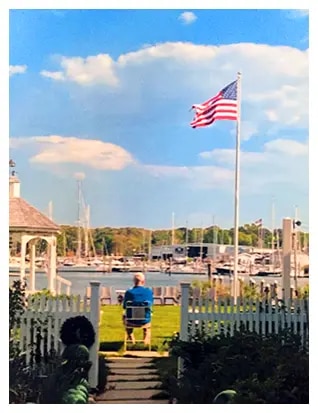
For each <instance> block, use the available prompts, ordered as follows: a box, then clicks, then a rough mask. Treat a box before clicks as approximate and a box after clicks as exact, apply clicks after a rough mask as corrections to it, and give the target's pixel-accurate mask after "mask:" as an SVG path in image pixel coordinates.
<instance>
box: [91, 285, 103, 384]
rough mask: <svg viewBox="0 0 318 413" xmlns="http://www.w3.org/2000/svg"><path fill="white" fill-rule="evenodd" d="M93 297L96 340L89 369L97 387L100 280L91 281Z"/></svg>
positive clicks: (92, 348) (92, 314)
mask: <svg viewBox="0 0 318 413" xmlns="http://www.w3.org/2000/svg"><path fill="white" fill-rule="evenodd" d="M90 286H91V299H90V321H91V323H92V324H93V327H94V330H95V342H94V344H93V345H92V347H91V349H90V361H91V362H92V366H91V368H90V370H89V380H88V381H89V384H90V386H91V388H93V389H95V388H96V387H97V384H98V351H99V317H100V299H99V287H100V282H99V281H90Z"/></svg>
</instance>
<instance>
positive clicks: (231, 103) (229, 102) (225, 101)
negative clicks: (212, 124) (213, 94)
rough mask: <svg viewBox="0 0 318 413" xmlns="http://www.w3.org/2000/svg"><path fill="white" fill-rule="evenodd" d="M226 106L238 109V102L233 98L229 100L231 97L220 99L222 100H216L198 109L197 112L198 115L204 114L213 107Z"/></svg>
mask: <svg viewBox="0 0 318 413" xmlns="http://www.w3.org/2000/svg"><path fill="white" fill-rule="evenodd" d="M224 106H225V107H230V108H232V109H233V108H235V110H236V111H237V104H236V102H234V101H233V100H229V99H220V100H217V101H216V102H214V103H213V104H211V105H210V106H207V107H206V108H205V109H202V110H197V111H196V114H197V115H198V116H202V115H204V114H207V113H209V112H210V111H212V110H213V109H217V108H218V107H220V108H222V107H224Z"/></svg>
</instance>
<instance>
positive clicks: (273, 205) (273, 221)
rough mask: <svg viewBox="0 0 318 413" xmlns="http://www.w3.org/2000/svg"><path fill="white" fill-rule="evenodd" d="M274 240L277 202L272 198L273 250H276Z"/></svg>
mask: <svg viewBox="0 0 318 413" xmlns="http://www.w3.org/2000/svg"><path fill="white" fill-rule="evenodd" d="M274 241H275V204H274V199H273V200H272V251H273V252H274Z"/></svg>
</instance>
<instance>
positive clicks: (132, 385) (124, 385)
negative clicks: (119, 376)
mask: <svg viewBox="0 0 318 413" xmlns="http://www.w3.org/2000/svg"><path fill="white" fill-rule="evenodd" d="M160 385H161V382H160V381H154V380H152V381H122V382H113V383H111V386H112V387H114V390H135V389H137V390H141V389H142V390H144V389H155V388H157V389H158V387H159V386H160Z"/></svg>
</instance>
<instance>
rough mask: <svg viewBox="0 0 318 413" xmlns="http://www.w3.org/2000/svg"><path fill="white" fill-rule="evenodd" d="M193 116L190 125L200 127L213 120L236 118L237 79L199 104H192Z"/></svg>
mask: <svg viewBox="0 0 318 413" xmlns="http://www.w3.org/2000/svg"><path fill="white" fill-rule="evenodd" d="M192 109H194V110H195V116H194V119H193V121H192V122H191V123H190V126H192V127H193V128H201V127H204V126H208V125H211V123H213V122H214V121H215V120H237V80H235V81H234V82H232V83H230V84H229V85H227V86H226V87H225V88H224V89H222V90H221V92H219V93H218V94H217V95H216V96H214V97H213V98H210V99H209V100H207V101H206V102H204V103H201V104H200V105H193V106H192Z"/></svg>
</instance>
